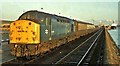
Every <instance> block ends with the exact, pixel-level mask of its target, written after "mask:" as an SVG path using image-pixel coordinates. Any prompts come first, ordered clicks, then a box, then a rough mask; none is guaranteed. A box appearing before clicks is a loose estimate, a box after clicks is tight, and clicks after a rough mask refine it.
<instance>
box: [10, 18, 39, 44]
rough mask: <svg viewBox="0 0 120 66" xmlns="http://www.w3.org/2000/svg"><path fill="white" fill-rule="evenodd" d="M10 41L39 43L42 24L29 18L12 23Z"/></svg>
mask: <svg viewBox="0 0 120 66" xmlns="http://www.w3.org/2000/svg"><path fill="white" fill-rule="evenodd" d="M10 33H11V34H10V39H11V40H10V43H21V44H22V43H23V44H39V43H40V25H39V24H37V23H35V22H32V21H29V20H18V21H15V22H13V23H11V25H10Z"/></svg>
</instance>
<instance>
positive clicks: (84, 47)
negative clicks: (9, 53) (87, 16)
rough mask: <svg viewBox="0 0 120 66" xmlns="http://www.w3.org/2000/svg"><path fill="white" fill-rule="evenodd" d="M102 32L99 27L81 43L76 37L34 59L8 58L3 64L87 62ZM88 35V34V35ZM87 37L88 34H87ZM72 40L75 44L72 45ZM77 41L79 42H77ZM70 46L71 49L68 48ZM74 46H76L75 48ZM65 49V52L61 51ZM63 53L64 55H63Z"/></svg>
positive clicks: (69, 63)
mask: <svg viewBox="0 0 120 66" xmlns="http://www.w3.org/2000/svg"><path fill="white" fill-rule="evenodd" d="M102 32H103V29H102V28H101V29H100V30H98V31H97V32H96V33H93V35H92V34H91V35H92V36H91V37H89V38H88V39H84V40H80V41H82V43H79V39H76V41H73V42H71V43H73V44H69V45H68V44H65V45H66V46H65V45H64V46H61V47H59V48H58V49H56V50H53V51H52V52H51V53H48V54H46V56H44V57H38V58H36V59H31V60H27V59H23V58H22V59H21V58H15V59H13V60H10V61H8V62H5V63H3V64H2V65H3V66H6V65H8V66H9V64H17V65H18V66H24V65H25V64H43V65H44V64H52V65H55V66H56V65H61V64H67V65H75V66H79V65H83V64H86V65H87V64H88V61H90V60H91V56H92V54H93V51H92V50H94V49H95V46H96V45H97V43H96V42H97V40H98V39H99V37H100V35H101V33H102ZM89 36H90V35H89ZM87 37H88V36H87ZM74 42H76V43H77V44H76V45H74ZM78 43H79V44H78ZM67 46H71V48H72V50H71V49H69V47H67ZM62 47H65V48H66V47H67V48H68V49H69V51H68V50H65V48H64V49H63V48H62ZM75 47H76V48H75ZM63 51H65V52H63ZM56 53H57V54H56ZM63 55H64V56H63Z"/></svg>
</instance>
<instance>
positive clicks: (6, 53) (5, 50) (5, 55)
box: [0, 42, 15, 64]
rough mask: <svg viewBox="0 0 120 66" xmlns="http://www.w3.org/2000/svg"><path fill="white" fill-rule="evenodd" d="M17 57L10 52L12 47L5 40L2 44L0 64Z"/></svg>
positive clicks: (0, 47)
mask: <svg viewBox="0 0 120 66" xmlns="http://www.w3.org/2000/svg"><path fill="white" fill-rule="evenodd" d="M14 58H15V57H14V56H12V55H11V54H10V48H9V44H8V42H3V43H1V45H0V64H1V63H4V62H6V61H9V60H11V59H14Z"/></svg>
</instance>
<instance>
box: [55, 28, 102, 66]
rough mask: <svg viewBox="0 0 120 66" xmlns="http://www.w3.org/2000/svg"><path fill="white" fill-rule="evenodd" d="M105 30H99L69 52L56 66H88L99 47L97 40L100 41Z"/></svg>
mask: <svg viewBox="0 0 120 66" xmlns="http://www.w3.org/2000/svg"><path fill="white" fill-rule="evenodd" d="M102 32H103V30H102V29H101V30H99V31H98V32H96V33H95V34H94V35H92V36H91V37H90V38H88V39H87V40H86V41H84V42H83V43H82V44H80V45H79V46H78V47H76V48H75V49H74V50H72V51H71V52H69V53H68V54H67V55H65V56H64V57H63V58H61V59H60V60H58V61H57V62H56V63H55V65H58V64H67V65H75V66H80V65H88V64H89V61H90V60H91V56H92V54H93V50H94V49H95V46H96V45H97V43H96V42H97V40H98V39H99V37H100V35H101V34H102Z"/></svg>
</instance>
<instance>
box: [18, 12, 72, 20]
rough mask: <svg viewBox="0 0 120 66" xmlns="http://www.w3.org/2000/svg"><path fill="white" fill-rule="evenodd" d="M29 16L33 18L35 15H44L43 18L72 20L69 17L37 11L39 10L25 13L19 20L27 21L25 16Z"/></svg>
mask: <svg viewBox="0 0 120 66" xmlns="http://www.w3.org/2000/svg"><path fill="white" fill-rule="evenodd" d="M28 14H29V15H30V16H31V17H34V16H35V15H42V16H46V17H56V18H58V19H64V20H71V19H70V18H67V17H64V16H58V15H55V14H50V13H45V12H41V11H37V10H30V11H27V12H25V13H23V14H22V15H21V16H20V17H19V18H18V20H20V19H25V18H26V17H23V16H25V15H28Z"/></svg>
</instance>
